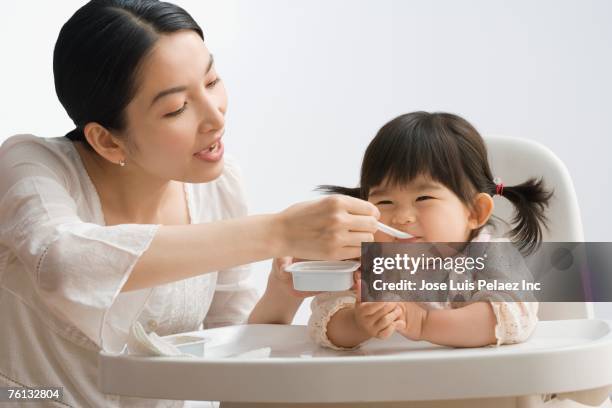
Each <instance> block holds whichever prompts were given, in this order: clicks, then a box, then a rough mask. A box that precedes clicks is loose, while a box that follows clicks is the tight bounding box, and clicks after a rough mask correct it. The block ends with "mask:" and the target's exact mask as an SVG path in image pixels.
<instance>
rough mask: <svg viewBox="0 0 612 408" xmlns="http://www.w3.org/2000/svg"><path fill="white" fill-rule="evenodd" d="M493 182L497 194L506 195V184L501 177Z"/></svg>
mask: <svg viewBox="0 0 612 408" xmlns="http://www.w3.org/2000/svg"><path fill="white" fill-rule="evenodd" d="M493 182H494V183H495V194H496V195H504V183H502V181H501V179H500V178H499V177H496V178H495V179H494V180H493Z"/></svg>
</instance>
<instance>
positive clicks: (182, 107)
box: [164, 102, 187, 117]
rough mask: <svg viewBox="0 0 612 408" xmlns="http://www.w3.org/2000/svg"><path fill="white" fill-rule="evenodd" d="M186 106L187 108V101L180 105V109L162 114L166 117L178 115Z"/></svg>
mask: <svg viewBox="0 0 612 408" xmlns="http://www.w3.org/2000/svg"><path fill="white" fill-rule="evenodd" d="M186 108H187V102H185V103H183V106H181V108H180V109H178V110H175V111H174V112H170V113H166V114H165V115H164V116H166V117H172V116H178V115H180V114H181V113H183V112H184V111H185V109H186Z"/></svg>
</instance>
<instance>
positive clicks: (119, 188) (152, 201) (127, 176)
mask: <svg viewBox="0 0 612 408" xmlns="http://www.w3.org/2000/svg"><path fill="white" fill-rule="evenodd" d="M74 145H75V147H76V149H77V151H78V152H79V155H80V156H81V160H82V162H83V164H84V166H85V169H86V170H87V173H88V174H89V177H90V179H91V180H92V182H93V184H94V186H95V188H96V190H97V192H98V196H99V197H100V203H101V205H102V209H103V212H104V216H105V219H106V221H107V225H109V224H117V223H135V224H153V223H161V222H162V221H161V220H162V218H163V212H164V211H163V209H164V207H165V205H166V204H167V203H168V202H169V200H170V198H171V197H172V196H173V193H176V191H177V188H182V186H181V185H180V183H179V182H176V181H173V180H164V179H160V178H158V177H155V176H152V175H151V174H148V173H146V172H144V171H143V170H142V169H141V168H140V167H139V166H137V165H135V164H132V166H130V164H129V163H128V164H127V165H126V166H125V167H121V166H119V165H117V164H113V163H110V162H109V161H108V160H106V159H104V158H103V157H101V156H100V155H98V153H96V152H95V151H93V150H91V149H89V148H88V147H87V146H84V145H83V144H82V143H78V142H77V143H74Z"/></svg>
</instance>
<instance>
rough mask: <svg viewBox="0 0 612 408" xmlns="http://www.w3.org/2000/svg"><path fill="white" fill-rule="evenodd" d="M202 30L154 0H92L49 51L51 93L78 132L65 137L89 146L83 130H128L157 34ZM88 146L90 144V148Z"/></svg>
mask: <svg viewBox="0 0 612 408" xmlns="http://www.w3.org/2000/svg"><path fill="white" fill-rule="evenodd" d="M179 30H193V31H195V32H196V33H197V34H198V35H199V36H200V37H202V40H204V35H203V33H202V29H201V28H200V26H199V25H198V24H197V23H196V22H195V20H194V19H193V18H192V17H191V16H190V15H189V14H188V13H187V12H186V11H185V10H183V9H182V8H180V7H178V6H176V5H174V4H171V3H165V2H161V1H157V0H92V1H90V2H89V3H87V4H85V5H84V6H83V7H81V8H80V9H79V10H77V12H76V13H74V15H73V16H72V17H71V18H70V19H69V20H68V21H67V22H66V24H64V26H63V27H62V29H61V31H60V33H59V37H58V39H57V42H56V43H55V50H54V53H53V74H54V77H55V91H56V93H57V96H58V98H59V100H60V102H61V103H62V105H63V106H64V108H65V109H66V112H67V113H68V116H70V118H71V119H72V121H73V122H74V124H75V125H76V129H74V130H72V131H71V132H69V133H67V134H66V137H67V138H69V139H70V140H74V141H82V142H85V144H86V145H87V146H89V143H88V142H87V139H85V135H84V134H83V127H84V126H85V125H86V124H87V123H89V122H98V123H99V124H101V125H102V126H104V127H106V128H108V129H112V130H123V129H125V127H126V119H125V114H124V111H125V107H126V106H127V105H128V104H129V102H130V101H131V100H132V98H133V97H134V94H135V93H136V89H137V87H138V83H137V80H136V76H137V72H138V69H139V67H140V63H141V62H142V60H143V59H144V57H145V56H146V55H147V54H148V53H149V51H151V49H152V48H153V45H154V44H155V42H156V41H157V39H158V38H159V36H160V34H164V33H172V32H175V31H179ZM90 147H91V146H90Z"/></svg>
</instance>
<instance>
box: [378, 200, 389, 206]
mask: <svg viewBox="0 0 612 408" xmlns="http://www.w3.org/2000/svg"><path fill="white" fill-rule="evenodd" d="M385 204H393V201H389V200H382V201H379V202H377V203H376V205H385Z"/></svg>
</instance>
